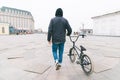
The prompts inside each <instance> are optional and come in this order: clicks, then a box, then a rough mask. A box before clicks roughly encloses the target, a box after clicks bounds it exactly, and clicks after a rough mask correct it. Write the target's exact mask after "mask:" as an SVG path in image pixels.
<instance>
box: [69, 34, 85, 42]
mask: <svg viewBox="0 0 120 80" xmlns="http://www.w3.org/2000/svg"><path fill="white" fill-rule="evenodd" d="M79 36H82V38H84V36H86V35H84V34H82V35H78V36H69V37H70V40H71V41H72V42H76V41H77V40H78V38H79ZM71 37H77V38H76V40H75V41H73V40H72V38H71Z"/></svg>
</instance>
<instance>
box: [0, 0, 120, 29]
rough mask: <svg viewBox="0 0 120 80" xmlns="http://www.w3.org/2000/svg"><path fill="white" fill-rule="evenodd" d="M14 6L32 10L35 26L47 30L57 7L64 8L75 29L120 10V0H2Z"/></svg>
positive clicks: (2, 3) (1, 1)
mask: <svg viewBox="0 0 120 80" xmlns="http://www.w3.org/2000/svg"><path fill="white" fill-rule="evenodd" d="M2 6H6V7H12V8H17V9H22V10H26V11H30V12H31V13H32V15H33V17H34V20H35V28H36V29H38V28H42V29H43V30H44V31H47V29H48V25H49V22H50V19H51V18H53V17H54V16H55V11H56V9H57V8H62V9H63V16H64V17H65V18H66V19H67V20H68V21H69V23H70V25H71V27H72V29H73V30H75V31H77V30H79V29H80V28H82V24H84V28H92V20H91V17H94V16H98V15H102V14H106V13H111V12H115V11H120V0H0V7H2Z"/></svg>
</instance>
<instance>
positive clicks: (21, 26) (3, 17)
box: [0, 7, 34, 33]
mask: <svg viewBox="0 0 120 80" xmlns="http://www.w3.org/2000/svg"><path fill="white" fill-rule="evenodd" d="M0 23H8V24H9V27H11V28H10V29H13V30H14V33H33V32H34V19H33V16H32V14H31V13H30V12H29V11H25V10H20V9H15V8H10V7H2V8H0ZM9 31H10V30H9Z"/></svg>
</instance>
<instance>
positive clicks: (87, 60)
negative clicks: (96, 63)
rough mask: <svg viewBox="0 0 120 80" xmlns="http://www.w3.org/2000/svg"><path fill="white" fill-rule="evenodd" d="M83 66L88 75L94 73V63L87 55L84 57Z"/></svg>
mask: <svg viewBox="0 0 120 80" xmlns="http://www.w3.org/2000/svg"><path fill="white" fill-rule="evenodd" d="M81 65H82V68H83V70H84V72H85V73H87V74H88V73H91V72H92V63H91V60H90V58H89V57H88V56H87V55H83V57H82V61H81Z"/></svg>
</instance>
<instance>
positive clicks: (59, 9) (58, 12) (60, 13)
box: [55, 8, 63, 17]
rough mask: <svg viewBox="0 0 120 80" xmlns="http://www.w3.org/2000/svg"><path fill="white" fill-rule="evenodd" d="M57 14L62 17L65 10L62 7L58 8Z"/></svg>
mask: <svg viewBox="0 0 120 80" xmlns="http://www.w3.org/2000/svg"><path fill="white" fill-rule="evenodd" d="M55 16H60V17H62V16H63V10H62V9H61V8H58V9H57V10H56V13H55Z"/></svg>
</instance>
